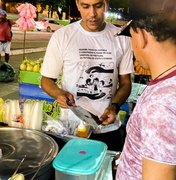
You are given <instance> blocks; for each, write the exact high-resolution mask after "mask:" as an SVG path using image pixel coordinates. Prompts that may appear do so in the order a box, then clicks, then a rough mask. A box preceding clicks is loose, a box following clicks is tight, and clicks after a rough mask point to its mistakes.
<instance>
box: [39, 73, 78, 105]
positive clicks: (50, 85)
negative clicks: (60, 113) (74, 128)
mask: <svg viewBox="0 0 176 180" xmlns="http://www.w3.org/2000/svg"><path fill="white" fill-rule="evenodd" d="M41 87H42V89H43V90H44V91H45V92H46V93H47V94H48V95H49V96H51V97H53V98H54V99H56V101H57V103H58V106H60V107H62V108H68V106H75V100H74V96H73V95H72V94H71V93H69V92H67V91H64V90H63V89H61V88H59V87H58V86H57V84H56V79H52V78H48V77H45V76H42V79H41ZM68 102H69V104H68Z"/></svg>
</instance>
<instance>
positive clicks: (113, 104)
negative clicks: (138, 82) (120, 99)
mask: <svg viewBox="0 0 176 180" xmlns="http://www.w3.org/2000/svg"><path fill="white" fill-rule="evenodd" d="M111 106H114V107H115V112H116V114H118V112H119V110H120V105H119V104H118V103H112V104H111Z"/></svg>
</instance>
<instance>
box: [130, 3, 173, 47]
mask: <svg viewBox="0 0 176 180" xmlns="http://www.w3.org/2000/svg"><path fill="white" fill-rule="evenodd" d="M131 1H133V4H132V6H131V9H130V16H131V18H132V19H133V21H132V23H131V27H132V28H133V30H134V31H137V28H141V29H145V30H146V31H147V32H150V33H151V34H152V35H153V36H154V37H155V38H156V40H157V41H159V42H161V41H165V40H167V39H171V40H172V41H173V42H174V43H175V44H176V3H175V0H143V1H142V2H143V3H141V0H131ZM139 1H140V2H139ZM138 2H139V3H138Z"/></svg>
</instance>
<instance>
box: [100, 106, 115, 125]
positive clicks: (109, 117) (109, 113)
mask: <svg viewBox="0 0 176 180" xmlns="http://www.w3.org/2000/svg"><path fill="white" fill-rule="evenodd" d="M115 119H116V109H115V107H114V106H109V107H107V108H106V109H105V111H104V113H103V114H102V116H101V117H100V121H103V122H102V124H103V125H108V124H111V123H113V122H114V121H115Z"/></svg>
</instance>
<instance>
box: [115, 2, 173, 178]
mask: <svg viewBox="0 0 176 180" xmlns="http://www.w3.org/2000/svg"><path fill="white" fill-rule="evenodd" d="M132 2H133V3H134V4H133V6H132V7H131V9H130V12H131V14H132V19H134V20H133V21H132V23H131V28H130V33H131V36H132V46H133V49H134V54H135V57H136V60H137V61H138V62H139V63H140V64H141V66H142V67H144V68H145V69H149V70H150V72H151V78H152V80H151V82H150V83H149V84H148V86H147V87H146V89H145V90H144V91H143V93H142V94H141V96H140V98H139V99H138V101H137V104H136V106H135V108H134V110H133V113H132V115H131V116H130V118H129V120H128V123H127V136H126V140H125V145H124V148H123V151H122V154H121V156H120V163H119V166H118V167H117V173H116V180H176V23H175V22H176V3H175V0H167V1H165V0H160V1H158V0H144V1H141V0H132ZM146 4H147V6H146Z"/></svg>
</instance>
